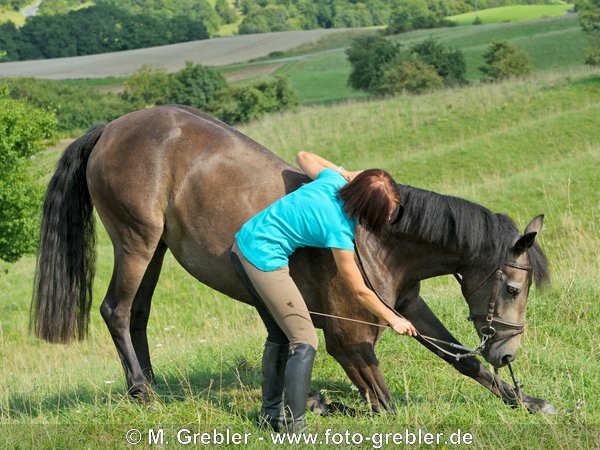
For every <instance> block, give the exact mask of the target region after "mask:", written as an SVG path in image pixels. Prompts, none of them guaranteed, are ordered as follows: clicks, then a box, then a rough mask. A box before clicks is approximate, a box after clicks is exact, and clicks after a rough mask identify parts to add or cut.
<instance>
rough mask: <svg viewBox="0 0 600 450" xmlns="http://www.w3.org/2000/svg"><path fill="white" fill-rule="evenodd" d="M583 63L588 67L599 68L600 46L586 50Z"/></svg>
mask: <svg viewBox="0 0 600 450" xmlns="http://www.w3.org/2000/svg"><path fill="white" fill-rule="evenodd" d="M585 63H586V64H589V65H590V66H600V45H597V46H594V47H588V48H587V49H586V51H585Z"/></svg>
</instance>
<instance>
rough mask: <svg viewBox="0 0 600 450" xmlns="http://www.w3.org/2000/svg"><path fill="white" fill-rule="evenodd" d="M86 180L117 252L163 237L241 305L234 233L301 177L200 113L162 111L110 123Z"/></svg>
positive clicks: (166, 108) (183, 260)
mask: <svg viewBox="0 0 600 450" xmlns="http://www.w3.org/2000/svg"><path fill="white" fill-rule="evenodd" d="M87 179H88V187H89V190H90V194H91V196H92V199H93V201H94V205H95V206H96V208H97V210H98V213H99V215H100V217H101V219H102V221H103V223H104V224H105V226H106V228H107V230H108V232H109V234H110V235H111V239H112V240H113V243H114V242H115V240H117V241H119V240H122V239H128V238H131V236H133V240H134V241H144V239H147V238H148V237H150V238H151V239H155V238H156V237H157V236H158V237H159V239H161V240H162V241H163V242H164V243H166V244H167V246H168V247H169V248H170V249H171V251H172V253H173V255H174V256H175V258H177V260H178V261H179V262H180V263H181V264H182V265H183V266H184V267H185V268H186V270H188V271H189V272H190V273H191V274H192V275H194V276H195V277H196V278H198V279H199V280H201V281H203V282H204V283H206V284H208V285H210V286H211V287H213V288H216V289H218V290H220V291H223V292H225V293H228V294H230V295H233V296H237V295H234V294H236V293H235V292H231V285H232V283H233V284H234V285H235V286H236V289H235V290H236V291H237V284H238V283H236V282H234V281H233V280H232V277H234V275H233V273H232V271H231V268H230V265H229V264H228V261H229V248H230V247H231V244H232V243H233V239H234V235H235V232H236V231H237V230H238V229H239V228H240V227H241V225H242V224H243V223H244V222H245V221H246V220H248V219H249V218H250V217H252V216H253V215H254V214H256V213H257V212H258V211H260V210H262V209H263V208H265V207H266V206H267V205H269V204H271V203H272V202H273V201H275V200H276V199H277V198H279V197H282V196H283V195H285V193H286V192H287V191H290V190H293V189H295V188H296V187H298V186H299V185H300V184H301V182H302V181H303V180H304V177H303V176H301V175H300V174H299V173H298V172H296V171H294V170H292V168H291V167H290V166H289V165H287V164H286V163H285V162H284V161H283V160H281V159H280V158H278V157H276V156H275V155H273V154H272V153H271V152H269V151H268V150H266V149H265V148H264V147H262V146H260V145H259V144H258V143H256V142H254V141H253V140H251V139H250V138H248V137H246V136H244V135H243V134H241V133H239V132H238V131H236V130H234V129H233V128H231V127H229V126H228V125H226V124H224V123H222V122H219V121H218V120H216V119H213V118H212V117H210V116H208V115H206V114H204V113H201V112H200V111H197V110H195V109H193V108H189V107H181V106H161V107H157V108H152V109H147V110H141V111H136V112H134V113H130V114H127V115H125V116H123V117H121V118H119V119H117V120H115V121H113V122H111V123H109V124H108V125H107V126H106V128H105V131H104V133H103V134H102V136H101V138H100V139H99V141H98V143H97V144H96V147H95V148H94V150H93V152H92V154H91V155H90V158H89V162H88V167H87ZM126 245H129V246H131V245H133V244H132V243H126Z"/></svg>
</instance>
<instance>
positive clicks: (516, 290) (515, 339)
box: [462, 215, 547, 367]
mask: <svg viewBox="0 0 600 450" xmlns="http://www.w3.org/2000/svg"><path fill="white" fill-rule="evenodd" d="M543 219H544V216H543V215H540V216H538V217H536V218H534V219H533V220H532V221H531V222H530V223H529V225H527V227H526V228H525V232H524V233H523V234H517V235H516V236H513V237H511V238H512V241H511V245H510V246H509V247H508V250H507V251H506V252H505V255H504V260H503V261H502V262H501V263H499V264H498V263H495V262H490V264H485V263H483V264H481V265H473V266H472V267H470V268H469V269H467V270H465V271H464V273H463V280H462V291H463V295H464V296H465V299H466V300H467V303H468V304H469V310H470V319H471V320H472V321H473V323H474V325H475V329H476V330H477V333H479V336H480V337H481V338H483V339H485V335H487V336H488V338H487V342H486V345H485V347H484V349H483V351H482V353H481V354H482V356H483V357H484V358H485V359H486V360H487V361H488V362H489V363H490V364H492V365H493V366H494V367H502V366H504V365H506V364H508V363H509V362H511V361H513V360H514V359H515V356H516V354H517V351H518V350H519V347H520V345H521V336H522V333H523V330H524V328H525V306H526V304H527V297H528V295H529V288H530V286H531V283H532V279H533V278H534V276H535V278H536V283H538V284H539V283H540V282H543V281H545V278H547V272H546V261H545V257H544V256H543V253H541V251H540V250H539V248H538V247H537V246H534V243H535V238H536V236H537V234H538V233H539V232H540V230H541V229H542V223H543Z"/></svg>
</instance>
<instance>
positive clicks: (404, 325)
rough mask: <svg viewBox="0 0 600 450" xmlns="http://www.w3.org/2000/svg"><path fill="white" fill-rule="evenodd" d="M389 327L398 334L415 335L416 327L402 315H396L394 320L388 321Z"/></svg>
mask: <svg viewBox="0 0 600 450" xmlns="http://www.w3.org/2000/svg"><path fill="white" fill-rule="evenodd" d="M390 328H391V329H392V330H394V331H395V332H396V333H398V334H405V335H407V336H416V335H417V329H416V328H415V327H414V325H413V324H412V323H410V322H409V321H408V320H406V319H405V318H404V317H398V318H397V319H396V320H395V321H394V322H392V323H390Z"/></svg>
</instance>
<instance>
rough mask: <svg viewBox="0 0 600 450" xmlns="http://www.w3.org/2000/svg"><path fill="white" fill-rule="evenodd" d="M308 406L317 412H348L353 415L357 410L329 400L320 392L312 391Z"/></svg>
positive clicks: (310, 409)
mask: <svg viewBox="0 0 600 450" xmlns="http://www.w3.org/2000/svg"><path fill="white" fill-rule="evenodd" d="M306 408H307V409H308V410H309V411H311V412H313V413H315V414H339V413H342V414H347V415H352V414H353V413H354V412H355V411H354V409H352V408H349V407H347V406H346V405H344V404H342V403H340V402H328V401H327V400H326V399H325V396H323V394H321V393H320V392H311V393H310V394H309V395H308V401H307V403H306Z"/></svg>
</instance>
